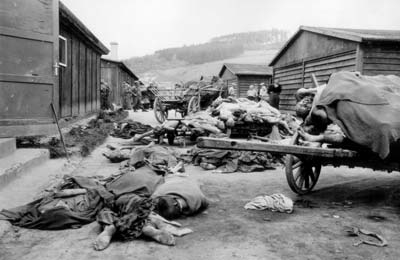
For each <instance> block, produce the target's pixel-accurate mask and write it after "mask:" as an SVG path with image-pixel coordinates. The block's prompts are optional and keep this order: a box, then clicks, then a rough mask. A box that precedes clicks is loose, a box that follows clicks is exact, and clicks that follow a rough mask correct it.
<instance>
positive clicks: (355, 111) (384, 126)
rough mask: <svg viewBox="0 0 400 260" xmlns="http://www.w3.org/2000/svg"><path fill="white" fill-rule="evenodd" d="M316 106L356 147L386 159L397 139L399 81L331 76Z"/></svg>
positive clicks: (350, 74) (399, 134) (399, 132)
mask: <svg viewBox="0 0 400 260" xmlns="http://www.w3.org/2000/svg"><path fill="white" fill-rule="evenodd" d="M316 106H317V107H318V106H319V107H323V108H325V110H326V112H327V115H328V118H329V119H330V120H331V121H332V122H333V123H335V124H337V125H339V127H340V128H341V129H342V130H343V132H344V134H345V135H346V137H348V138H349V139H350V140H351V141H353V142H355V143H356V144H359V145H362V146H365V147H368V148H369V149H371V150H372V151H373V152H375V153H377V154H378V155H379V156H380V157H381V158H382V159H385V158H386V157H387V156H388V155H389V153H390V150H391V147H392V146H393V145H394V144H395V143H396V142H397V141H398V140H399V138H400V116H399V115H400V78H399V77H396V76H393V75H390V76H383V75H379V76H362V75H360V74H358V73H354V72H338V73H334V74H332V76H331V78H330V80H329V82H328V84H327V86H326V88H325V89H324V90H323V91H322V93H321V96H320V99H319V100H318V102H317V103H316Z"/></svg>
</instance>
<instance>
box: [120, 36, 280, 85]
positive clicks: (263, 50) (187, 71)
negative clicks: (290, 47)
mask: <svg viewBox="0 0 400 260" xmlns="http://www.w3.org/2000/svg"><path fill="white" fill-rule="evenodd" d="M287 35H288V33H287V32H286V31H283V30H278V29H271V30H263V31H253V32H242V33H233V34H229V35H223V36H219V37H214V38H212V39H211V40H210V41H208V42H206V43H202V44H193V45H188V46H182V47H176V48H168V49H163V50H159V51H156V52H155V53H154V54H152V55H146V56H143V57H133V58H130V59H127V60H125V61H124V62H125V63H126V64H127V65H128V67H130V68H131V69H132V70H133V71H134V72H135V73H136V74H137V75H139V76H140V78H141V80H142V81H143V82H150V81H157V82H170V83H176V82H185V81H189V80H198V79H199V78H200V77H201V76H204V77H211V76H214V75H218V73H219V71H220V69H221V67H222V64H223V63H250V64H268V63H269V61H270V60H271V59H272V57H273V56H274V55H275V54H276V52H277V50H278V49H279V48H280V47H281V46H282V45H283V43H284V42H285V41H286V39H287Z"/></svg>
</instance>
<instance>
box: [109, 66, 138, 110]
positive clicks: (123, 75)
mask: <svg viewBox="0 0 400 260" xmlns="http://www.w3.org/2000/svg"><path fill="white" fill-rule="evenodd" d="M101 79H102V80H104V81H105V82H107V84H108V85H109V86H110V88H111V94H110V102H111V103H114V104H116V105H122V94H123V92H122V83H123V82H127V83H128V84H129V85H131V86H132V85H133V83H134V82H135V81H137V80H139V78H138V77H137V76H136V75H135V74H134V73H133V72H132V71H131V70H130V69H129V68H128V67H127V66H126V65H125V63H123V62H122V61H115V60H111V59H107V58H101Z"/></svg>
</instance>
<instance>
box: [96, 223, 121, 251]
mask: <svg viewBox="0 0 400 260" xmlns="http://www.w3.org/2000/svg"><path fill="white" fill-rule="evenodd" d="M116 231H117V229H116V228H115V226H114V225H106V226H105V227H104V229H103V232H101V233H100V234H99V235H98V236H97V237H96V240H95V241H94V242H93V247H94V249H95V250H97V251H101V250H104V249H106V248H107V247H108V246H109V245H110V243H111V239H112V237H113V235H114V234H115V232H116Z"/></svg>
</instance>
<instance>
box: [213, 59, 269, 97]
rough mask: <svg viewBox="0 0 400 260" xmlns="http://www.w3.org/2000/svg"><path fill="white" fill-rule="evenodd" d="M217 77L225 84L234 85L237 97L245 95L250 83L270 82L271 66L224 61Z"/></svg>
mask: <svg viewBox="0 0 400 260" xmlns="http://www.w3.org/2000/svg"><path fill="white" fill-rule="evenodd" d="M219 77H220V78H221V79H222V80H223V81H224V82H225V83H226V84H227V85H229V86H230V85H232V84H233V86H235V87H236V91H237V92H236V95H237V97H246V96H247V90H248V89H249V86H250V85H258V84H260V83H265V84H266V85H268V84H270V82H271V78H272V68H271V67H269V66H267V65H258V64H232V63H225V64H224V65H223V66H222V68H221V71H220V72H219Z"/></svg>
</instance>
